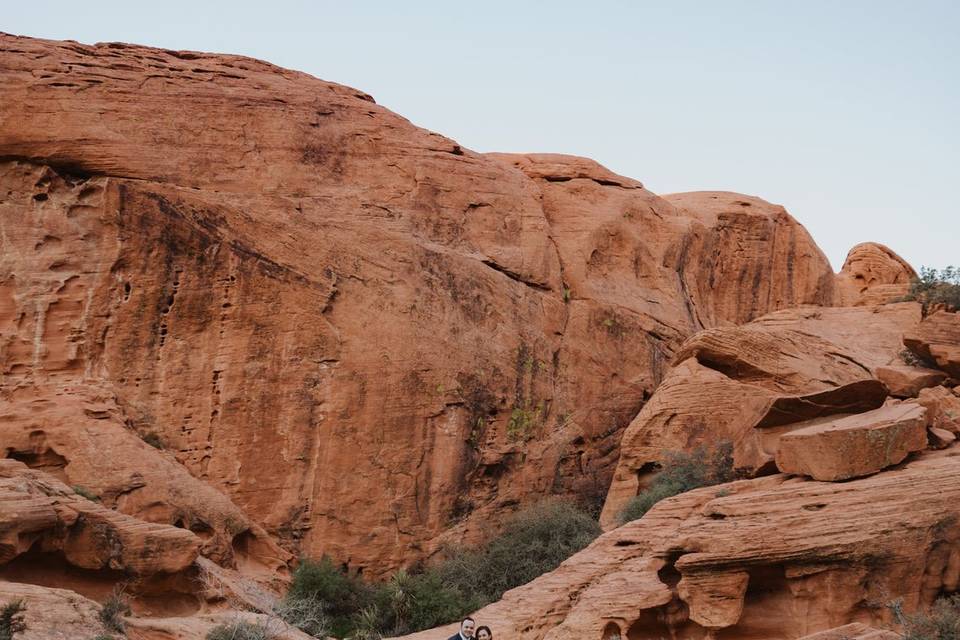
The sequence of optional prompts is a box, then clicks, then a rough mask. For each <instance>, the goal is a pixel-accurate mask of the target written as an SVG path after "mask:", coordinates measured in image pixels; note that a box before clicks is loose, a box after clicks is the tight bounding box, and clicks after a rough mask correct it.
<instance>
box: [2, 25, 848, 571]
mask: <svg viewBox="0 0 960 640" xmlns="http://www.w3.org/2000/svg"><path fill="white" fill-rule="evenodd" d="M0 102H2V104H3V105H4V109H3V110H2V112H0V158H2V159H3V160H4V162H2V163H0V220H2V222H3V229H4V234H3V236H2V252H0V375H2V378H0V395H2V396H3V397H5V398H9V402H10V403H12V404H11V408H9V409H8V411H9V412H10V413H11V414H13V413H16V412H17V411H18V409H17V408H16V407H14V406H13V405H16V403H17V402H18V398H22V397H24V395H25V396H27V397H29V396H31V395H35V396H42V395H43V394H44V393H46V392H45V391H36V390H34V391H30V389H31V388H34V387H36V388H41V387H43V388H46V387H49V386H51V385H54V384H55V385H58V388H61V387H62V388H66V387H70V386H72V385H78V384H81V383H82V384H85V385H87V384H89V385H95V386H96V387H97V388H100V389H104V390H106V392H107V393H109V394H113V395H114V396H115V397H116V405H117V406H118V407H119V408H120V410H121V412H122V415H123V416H124V417H125V418H129V420H130V424H131V426H132V427H133V429H134V430H135V431H137V432H139V433H141V434H150V433H156V434H158V435H159V437H160V438H161V439H162V440H163V442H164V443H165V444H166V446H167V447H168V450H169V451H170V452H172V453H173V455H174V456H175V459H176V460H177V462H179V463H180V464H182V465H184V466H185V467H186V468H187V469H188V471H189V472H190V474H192V475H193V476H194V477H195V478H197V479H199V480H202V481H205V482H208V483H210V484H211V485H213V486H214V487H216V488H217V489H219V490H220V491H222V492H223V493H225V494H227V496H229V498H230V499H231V500H232V501H233V503H235V505H236V507H237V508H238V511H241V512H242V513H246V514H248V515H249V516H250V517H252V518H253V519H254V520H256V521H257V522H259V523H260V524H262V525H263V527H264V528H265V529H266V530H267V531H269V532H270V533H271V534H274V535H276V536H277V537H278V538H279V539H280V540H281V541H282V542H283V544H285V545H286V546H287V547H288V548H290V549H292V550H295V551H298V552H302V553H305V554H307V555H312V556H317V555H320V554H322V553H329V554H332V555H333V556H335V557H337V558H338V559H339V560H341V561H344V562H348V563H349V564H350V565H351V566H353V567H356V568H360V569H366V570H367V572H368V574H369V573H373V574H376V573H378V572H383V571H385V570H387V569H389V568H391V567H394V566H397V565H399V564H401V563H406V562H411V561H413V560H415V559H416V558H417V557H420V556H423V555H425V554H428V553H429V552H430V551H431V549H433V548H434V547H435V545H436V544H438V543H439V542H440V538H439V537H438V536H439V534H440V533H441V532H443V531H446V530H448V529H449V528H450V526H451V525H452V524H453V523H455V522H458V521H459V522H460V524H459V526H457V527H455V528H454V529H453V530H452V531H451V533H449V534H448V535H452V536H456V537H463V538H465V539H467V540H470V539H472V538H476V537H477V536H479V535H481V534H482V533H483V531H485V530H488V528H489V517H490V516H491V514H494V513H496V512H497V511H498V510H499V508H500V507H501V506H502V505H512V504H515V503H516V502H517V501H521V500H529V499H533V498H535V497H536V496H537V495H542V494H545V493H550V492H555V493H568V494H574V495H578V496H580V497H583V498H590V497H591V496H592V497H596V496H602V495H603V493H604V492H605V490H606V487H607V484H608V479H609V477H610V475H611V473H612V470H613V468H614V465H615V464H616V460H617V457H618V442H619V437H620V434H621V433H622V431H623V429H624V428H625V427H626V425H627V424H628V423H629V422H630V420H631V419H632V418H633V417H634V416H635V415H636V412H637V411H638V410H639V408H640V407H641V406H642V404H643V403H644V400H645V398H648V397H649V396H650V394H652V392H653V390H654V388H655V387H656V386H657V385H658V384H659V383H660V381H661V378H662V376H663V373H664V370H665V365H666V363H667V362H669V361H670V360H671V359H672V357H673V354H674V352H675V350H676V348H677V347H678V346H679V345H680V343H681V342H682V341H683V340H684V339H685V338H687V337H689V336H690V335H692V334H693V333H694V332H696V331H698V330H700V329H702V328H704V327H711V326H715V325H721V324H729V323H736V322H743V321H747V320H750V319H752V318H754V317H756V316H758V315H762V314H764V313H767V312H769V311H772V310H775V309H781V308H789V307H793V306H796V305H798V304H805V303H821V304H829V303H830V302H831V301H832V300H833V297H834V294H833V290H834V280H833V275H832V273H831V272H830V269H829V265H828V264H827V261H826V259H825V258H824V257H823V254H822V253H821V252H820V251H819V249H817V247H816V246H815V245H814V244H813V242H812V240H811V239H810V238H809V236H808V234H807V233H806V232H805V231H804V230H803V228H802V227H801V226H800V225H798V224H797V223H796V222H795V221H794V220H793V219H792V218H790V216H789V215H788V214H787V213H786V212H785V211H784V210H783V209H782V208H781V207H775V206H773V205H770V204H768V203H765V202H763V201H761V200H758V199H755V198H749V197H746V196H739V195H736V194H729V193H713V194H709V193H707V194H679V195H674V196H669V197H667V198H659V197H657V196H655V195H654V194H652V193H650V192H649V191H646V190H645V189H643V188H642V186H641V185H640V184H639V183H637V182H636V181H633V180H630V179H627V178H623V177H620V176H616V175H614V174H612V173H610V172H609V171H607V170H606V169H603V168H602V167H600V166H599V165H597V164H596V163H593V162H591V161H587V160H583V159H579V158H570V157H565V156H483V155H478V154H475V153H472V152H470V151H469V150H465V149H462V148H461V147H460V146H459V145H457V144H456V143H455V142H453V141H451V140H448V139H446V138H443V137H441V136H438V135H436V134H432V133H429V132H426V131H423V130H421V129H417V128H416V127H414V126H412V125H411V124H410V123H409V122H407V121H406V120H404V119H402V118H400V117H398V116H396V115H395V114H393V113H391V112H389V111H387V110H386V109H383V108H382V107H379V106H377V105H376V104H375V103H374V102H373V101H372V99H371V98H370V97H369V96H367V95H365V94H363V93H361V92H358V91H356V90H354V89H349V88H347V87H342V86H338V85H333V84H330V83H326V82H322V81H320V80H316V79H314V78H311V77H309V76H306V75H304V74H301V73H296V72H291V71H286V70H283V69H279V68H277V67H274V66H272V65H269V64H266V63H262V62H258V61H255V60H250V59H246V58H240V57H235V56H215V55H205V54H197V53H186V52H173V51H164V50H158V49H150V48H145V47H136V46H129V45H120V44H109V45H99V46H85V45H79V44H76V43H55V42H47V41H39V40H32V39H27V38H16V37H12V36H0ZM13 390H16V393H14V392H13ZM21 394H24V395H21ZM19 424H20V427H18V429H19V430H18V431H17V432H16V438H17V441H16V444H15V446H14V453H15V454H16V455H17V456H20V457H21V458H23V457H24V456H29V455H36V456H41V455H47V454H46V453H44V454H40V453H36V454H33V453H24V452H25V451H28V449H29V450H30V451H33V450H34V449H36V448H37V447H35V446H34V445H31V444H30V442H29V437H30V431H27V424H28V421H27V420H26V419H25V418H24V419H22V420H19ZM48 429H49V431H48ZM36 430H39V431H42V432H43V433H44V434H45V436H44V437H46V438H49V439H50V441H51V442H53V441H54V440H56V446H53V447H52V448H51V447H47V448H46V449H44V448H43V446H46V445H43V446H41V447H40V449H43V451H48V450H53V451H57V452H59V453H57V455H60V456H64V457H67V456H69V458H70V459H69V463H68V465H67V466H66V467H64V468H65V469H67V471H66V472H65V473H67V474H68V475H70V474H72V473H76V474H78V477H81V476H82V477H84V478H88V477H89V475H88V474H87V472H85V471H81V470H82V469H94V468H96V465H97V464H98V461H99V457H97V456H95V453H96V452H95V449H94V448H92V447H89V446H84V445H83V443H82V442H81V441H80V439H79V438H76V437H74V438H72V439H71V436H70V434H68V428H67V426H66V423H63V424H62V425H61V426H57V427H54V426H50V427H47V426H45V425H44V424H39V423H38V424H37V425H36ZM11 437H13V436H11ZM24 438H26V440H25V439H24ZM118 442H119V441H118ZM118 446H119V445H118ZM123 446H124V447H127V445H123ZM30 447H34V449H30ZM60 449H63V450H64V451H68V453H63V452H60ZM37 450H38V451H39V449H37ZM125 451H132V449H129V448H127V449H125ZM118 459H119V460H123V461H128V460H129V458H127V457H126V454H124V457H123V458H118ZM32 460H33V462H31V464H37V465H41V466H42V465H48V463H49V464H52V465H53V466H57V464H58V463H57V462H56V460H55V459H53V458H43V459H41V458H33V459H32ZM51 460H53V461H52V462H51ZM130 464H131V468H130V469H115V470H114V471H115V473H113V475H112V476H111V479H110V480H109V481H106V482H109V483H110V484H111V487H113V486H122V482H121V481H120V478H121V476H123V475H124V473H126V475H127V476H129V475H130V473H129V472H130V471H134V470H135V464H134V463H133V462H132V461H131V463H130ZM150 464H151V465H153V463H150ZM157 464H159V463H157ZM74 470H76V471H74ZM166 473H168V471H164V470H160V471H157V474H159V475H162V474H166ZM71 480H73V478H72V476H71ZM84 481H89V480H86V479H85V480H84ZM123 482H129V477H127V478H126V479H125V480H123ZM115 483H119V484H115ZM151 486H152V485H151ZM156 486H158V487H159V486H168V485H163V483H158V484H157V485H156ZM372 487H375V488H376V490H371V488H372ZM103 489H104V491H106V490H107V487H106V486H105V487H103ZM151 491H158V492H160V493H162V494H163V493H164V491H165V490H162V489H151V490H150V491H148V492H145V493H143V495H144V496H146V495H148V494H149V493H150V492H151ZM164 495H165V497H163V498H162V500H161V502H162V505H163V506H162V507H161V508H160V510H161V511H163V513H162V514H159V513H158V515H157V519H158V520H163V521H167V520H169V518H170V517H172V514H173V513H174V512H176V510H178V509H180V510H184V509H185V508H186V507H189V505H185V504H184V501H183V500H179V501H176V500H174V499H173V498H171V497H170V496H169V493H166V494H164ZM123 503H126V506H124V504H123ZM135 503H137V499H136V497H130V498H123V496H121V495H119V494H118V497H117V505H118V507H119V508H121V509H129V510H131V511H132V512H136V513H138V514H140V515H142V516H144V517H147V516H146V515H144V514H145V513H146V511H148V510H149V508H150V507H149V505H148V504H146V503H142V504H135ZM231 508H232V507H229V506H222V507H218V508H217V509H216V510H215V511H216V513H218V514H220V515H223V514H226V513H227V512H229V511H230V509H231ZM217 518H219V516H217V517H213V519H214V520H217V522H219V523H222V524H223V525H224V526H220V524H217V523H212V522H208V521H207V520H204V522H205V523H206V525H208V526H210V527H211V529H213V534H214V535H213V536H212V537H211V540H212V542H210V541H209V540H208V547H207V551H208V552H209V553H210V554H211V557H213V556H216V555H218V554H219V557H220V558H221V559H224V561H225V562H228V563H229V555H230V551H229V549H227V547H226V546H225V541H226V540H228V539H230V533H229V532H228V529H229V527H227V526H226V523H227V519H226V518H220V519H219V520H218V519H217ZM184 524H185V526H191V523H189V522H188V521H187V520H184ZM244 526H246V525H244ZM246 530H249V531H253V529H252V528H249V527H248V528H247V529H246ZM234 540H235V538H234ZM232 542H233V541H231V544H232ZM234 550H235V549H234ZM271 554H272V555H273V557H277V556H278V555H279V554H277V553H275V552H273V551H270V550H269V549H266V550H263V551H258V552H256V553H252V552H251V553H247V554H246V555H247V556H251V555H256V556H258V557H261V558H262V557H266V556H270V555H271Z"/></svg>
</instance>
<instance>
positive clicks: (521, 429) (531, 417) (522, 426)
mask: <svg viewBox="0 0 960 640" xmlns="http://www.w3.org/2000/svg"><path fill="white" fill-rule="evenodd" d="M542 414H543V410H542V409H541V407H539V406H538V407H526V406H524V407H521V406H515V407H514V408H513V411H511V412H510V419H509V420H507V437H508V438H510V439H511V440H513V441H522V442H526V441H527V440H530V439H531V438H533V432H534V431H535V430H536V428H537V426H538V425H539V424H540V419H541V416H542Z"/></svg>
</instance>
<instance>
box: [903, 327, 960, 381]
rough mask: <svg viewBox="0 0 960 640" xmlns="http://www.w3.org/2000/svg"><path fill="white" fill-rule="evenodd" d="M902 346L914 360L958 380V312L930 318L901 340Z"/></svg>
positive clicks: (959, 364)
mask: <svg viewBox="0 0 960 640" xmlns="http://www.w3.org/2000/svg"><path fill="white" fill-rule="evenodd" d="M903 344H905V345H906V346H907V348H908V349H910V351H912V352H913V353H914V354H916V355H917V356H919V357H921V358H923V359H924V360H927V361H929V362H931V363H934V364H936V365H937V366H938V367H939V368H941V369H943V370H944V371H946V372H947V373H948V374H950V375H951V376H952V377H954V378H956V379H960V312H955V311H936V312H934V313H932V314H930V315H929V316H927V317H926V318H924V319H923V322H921V323H920V324H919V325H918V326H917V327H916V329H915V330H914V331H911V332H910V333H908V334H906V335H904V336H903Z"/></svg>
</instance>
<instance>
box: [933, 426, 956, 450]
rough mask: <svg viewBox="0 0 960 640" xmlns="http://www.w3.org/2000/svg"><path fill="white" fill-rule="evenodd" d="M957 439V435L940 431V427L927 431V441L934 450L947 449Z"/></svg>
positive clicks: (944, 430)
mask: <svg viewBox="0 0 960 640" xmlns="http://www.w3.org/2000/svg"><path fill="white" fill-rule="evenodd" d="M956 439H957V436H956V434H954V433H953V432H950V431H947V430H946V429H940V428H939V427H930V428H929V429H927V440H928V441H929V443H930V447H931V448H932V449H946V448H947V447H949V446H950V445H951V444H953V443H954V442H955V441H956Z"/></svg>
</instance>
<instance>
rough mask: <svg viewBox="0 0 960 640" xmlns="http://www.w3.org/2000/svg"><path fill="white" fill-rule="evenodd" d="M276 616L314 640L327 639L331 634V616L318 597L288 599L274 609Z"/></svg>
mask: <svg viewBox="0 0 960 640" xmlns="http://www.w3.org/2000/svg"><path fill="white" fill-rule="evenodd" d="M274 614H275V615H276V616H277V617H278V618H280V619H281V620H283V621H284V622H286V623H287V624H288V625H290V626H291V627H296V628H297V629H299V630H300V631H303V632H304V633H306V634H307V635H310V636H313V637H314V638H326V637H327V636H328V635H329V633H330V616H329V615H328V614H327V607H326V605H325V603H324V602H323V601H321V600H320V599H319V598H318V597H306V598H286V599H284V601H283V602H281V603H280V604H279V605H277V607H275V608H274Z"/></svg>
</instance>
